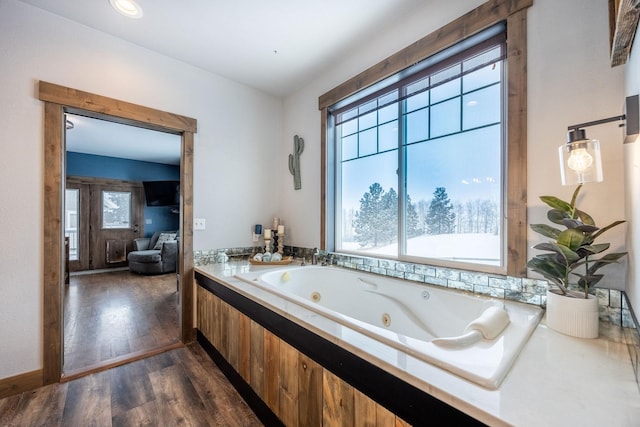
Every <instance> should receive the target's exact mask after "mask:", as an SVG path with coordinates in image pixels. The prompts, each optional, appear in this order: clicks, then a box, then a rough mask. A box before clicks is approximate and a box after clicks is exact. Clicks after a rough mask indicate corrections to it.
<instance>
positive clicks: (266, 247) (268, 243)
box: [264, 237, 271, 252]
mask: <svg viewBox="0 0 640 427" xmlns="http://www.w3.org/2000/svg"><path fill="white" fill-rule="evenodd" d="M264 251H265V252H271V239H267V238H266V237H265V239H264Z"/></svg>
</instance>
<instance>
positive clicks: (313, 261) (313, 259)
mask: <svg viewBox="0 0 640 427" xmlns="http://www.w3.org/2000/svg"><path fill="white" fill-rule="evenodd" d="M319 256H320V252H319V251H318V248H313V255H311V264H312V265H317V264H318V257H319Z"/></svg>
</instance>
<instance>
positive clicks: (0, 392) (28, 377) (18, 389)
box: [0, 369, 42, 399]
mask: <svg viewBox="0 0 640 427" xmlns="http://www.w3.org/2000/svg"><path fill="white" fill-rule="evenodd" d="M38 387H42V369H37V370H35V371H31V372H25V373H24V374H19V375H15V376H13V377H7V378H2V379H0V399H3V398H5V397H9V396H13V395H14V394H18V393H22V392H25V391H29V390H34V389H36V388H38Z"/></svg>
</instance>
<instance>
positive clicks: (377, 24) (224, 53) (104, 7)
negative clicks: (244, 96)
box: [21, 0, 424, 164]
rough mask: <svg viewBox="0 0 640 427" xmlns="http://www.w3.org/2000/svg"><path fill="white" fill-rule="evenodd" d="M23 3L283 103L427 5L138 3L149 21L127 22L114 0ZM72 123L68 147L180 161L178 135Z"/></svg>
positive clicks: (389, 1)
mask: <svg viewBox="0 0 640 427" xmlns="http://www.w3.org/2000/svg"><path fill="white" fill-rule="evenodd" d="M21 1H23V2H24V3H28V4H31V5H33V6H36V7H38V8H41V9H44V10H46V11H49V12H51V13H54V14H56V15H59V16H62V17H64V18H67V19H70V20H72V21H75V22H78V23H80V24H83V25H86V26H88V27H91V28H94V29H96V30H99V31H102V32H105V33H107V34H111V35H113V36H115V37H118V38H120V39H123V40H126V41H129V42H131V43H134V44H136V45H138V46H142V47H144V48H147V49H150V50H152V51H155V52H158V53H160V54H163V55H166V56H169V57H172V58H175V59H177V60H180V61H183V62H186V63H188V64H191V65H193V66H196V67H199V68H202V69H204V70H207V71H210V72H212V73H215V74H217V75H220V76H223V77H227V78H229V79H231V80H234V81H237V82H240V83H243V84H245V85H248V86H251V87H254V88H256V89H259V90H262V91H264V92H267V93H270V94H272V95H275V96H281V97H282V96H286V95H288V94H291V93H293V92H295V91H296V90H298V89H300V88H302V87H304V86H305V85H306V84H308V83H309V82H311V81H312V80H313V79H315V78H316V77H317V76H318V75H319V74H320V73H322V72H323V71H324V70H326V69H328V68H329V67H330V66H331V64H332V63H336V61H339V60H340V58H341V57H343V56H344V55H347V54H348V52H349V51H351V50H353V49H355V48H356V47H357V46H358V45H359V44H360V43H363V42H365V41H366V40H367V39H368V38H370V36H371V35H372V34H374V33H376V32H379V31H381V30H382V29H384V27H385V26H387V25H392V24H393V23H394V22H397V21H398V20H399V19H402V18H403V17H406V16H407V15H408V14H410V13H411V12H412V11H413V10H415V9H416V8H418V7H424V0H322V1H317V0H189V1H183V0H178V1H176V0H174V1H170V0H136V1H137V3H138V4H139V5H140V6H141V7H142V9H143V15H144V16H143V17H142V18H141V19H130V18H127V17H124V16H122V15H120V14H119V13H117V12H116V11H115V10H114V9H113V8H112V7H111V5H110V3H109V0H90V1H88V0H65V1H60V0H21ZM71 120H72V121H73V122H74V125H75V127H74V129H72V130H70V131H68V132H67V147H68V150H69V151H76V152H84V153H90V154H98V155H104V156H111V157H122V158H130V159H135V160H145V161H152V162H157V163H169V164H178V163H179V158H180V144H179V142H180V139H179V137H177V136H175V135H169V134H162V133H160V132H154V131H149V130H146V129H140V128H135V127H131V126H124V125H118V124H114V123H109V122H105V121H102V120H96V119H89V118H87V117H80V116H78V117H75V118H71ZM170 140H172V141H174V142H173V143H171V142H169V141H170ZM175 141H177V142H178V143H177V144H176V143H175Z"/></svg>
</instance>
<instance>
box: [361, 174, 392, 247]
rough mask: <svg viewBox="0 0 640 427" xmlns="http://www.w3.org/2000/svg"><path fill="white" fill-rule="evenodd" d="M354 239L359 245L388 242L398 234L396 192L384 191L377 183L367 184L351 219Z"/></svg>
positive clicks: (375, 244)
mask: <svg viewBox="0 0 640 427" xmlns="http://www.w3.org/2000/svg"><path fill="white" fill-rule="evenodd" d="M353 228H354V231H355V240H356V241H357V242H360V246H363V247H364V246H373V247H377V246H378V245H382V244H388V243H391V242H393V241H394V239H396V237H397V235H398V193H396V191H395V190H394V189H393V188H391V189H390V190H389V191H388V192H385V191H384V189H383V188H382V186H381V185H380V184H379V183H377V182H376V183H373V184H371V186H369V191H368V192H366V193H364V195H363V196H362V198H361V199H360V209H359V210H358V211H357V212H356V213H355V219H354V221H353Z"/></svg>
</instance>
